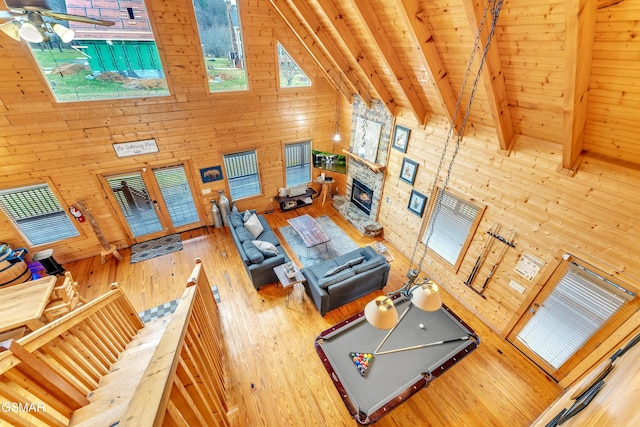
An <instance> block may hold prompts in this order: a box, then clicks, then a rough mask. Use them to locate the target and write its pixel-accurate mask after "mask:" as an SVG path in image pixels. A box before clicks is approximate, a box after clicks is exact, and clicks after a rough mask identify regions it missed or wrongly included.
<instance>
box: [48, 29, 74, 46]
mask: <svg viewBox="0 0 640 427" xmlns="http://www.w3.org/2000/svg"><path fill="white" fill-rule="evenodd" d="M53 31H55V32H56V34H57V35H59V36H60V39H61V40H62V42H63V43H69V42H70V41H71V40H73V38H74V37H75V35H76V32H75V31H73V30H71V29H69V28H67V27H65V26H64V25H61V24H53Z"/></svg>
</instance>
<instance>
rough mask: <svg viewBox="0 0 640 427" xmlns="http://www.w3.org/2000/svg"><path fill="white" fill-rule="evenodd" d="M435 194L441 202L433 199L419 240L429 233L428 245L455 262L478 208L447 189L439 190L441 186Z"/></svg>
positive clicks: (466, 244)
mask: <svg viewBox="0 0 640 427" xmlns="http://www.w3.org/2000/svg"><path fill="white" fill-rule="evenodd" d="M437 194H438V196H437V197H438V199H439V198H442V202H441V203H440V201H439V200H436V201H435V203H434V205H433V206H434V208H433V209H432V212H431V218H429V224H428V225H427V230H426V232H425V234H424V236H423V238H422V243H425V244H426V242H427V237H428V236H429V235H430V237H429V249H431V250H433V251H434V252H435V253H437V254H438V255H440V256H441V257H442V258H444V259H445V260H446V261H447V262H449V263H450V264H452V265H457V263H458V260H459V259H460V255H461V253H462V249H463V248H465V247H466V246H468V240H469V239H470V238H471V234H472V233H471V232H472V231H474V224H475V223H476V218H477V217H478V213H479V212H480V208H479V207H477V206H475V205H473V204H472V203H470V202H467V201H465V200H462V199H460V198H459V197H456V196H454V195H453V194H451V193H449V192H447V191H445V192H444V194H443V193H442V190H441V189H438V192H437ZM439 203H440V206H439V207H438V204H439Z"/></svg>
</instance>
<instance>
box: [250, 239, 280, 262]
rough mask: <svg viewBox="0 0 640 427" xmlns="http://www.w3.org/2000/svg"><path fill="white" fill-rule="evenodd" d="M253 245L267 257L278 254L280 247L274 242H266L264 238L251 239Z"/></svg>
mask: <svg viewBox="0 0 640 427" xmlns="http://www.w3.org/2000/svg"><path fill="white" fill-rule="evenodd" d="M251 243H253V245H254V246H255V247H256V248H258V250H259V251H260V253H261V254H262V255H264V257H265V258H271V257H273V256H277V255H278V248H276V246H275V245H274V244H273V243H270V242H265V241H263V240H253V241H251Z"/></svg>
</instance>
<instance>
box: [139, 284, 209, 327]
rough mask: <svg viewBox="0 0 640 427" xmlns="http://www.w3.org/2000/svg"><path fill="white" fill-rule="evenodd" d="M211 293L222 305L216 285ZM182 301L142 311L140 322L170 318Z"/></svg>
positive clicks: (178, 300)
mask: <svg viewBox="0 0 640 427" xmlns="http://www.w3.org/2000/svg"><path fill="white" fill-rule="evenodd" d="M211 292H212V293H213V297H214V298H215V300H216V303H218V304H220V293H219V292H218V287H217V286H215V285H213V286H211ZM180 300H181V298H176V299H174V300H173V301H169V302H166V303H164V304H160V305H159V306H156V307H153V308H150V309H148V310H145V311H141V312H140V313H138V316H139V317H140V320H142V323H149V322H152V321H154V320H157V319H160V318H162V317H164V316H168V315H169V314H173V312H174V311H176V308H178V303H179V302H180Z"/></svg>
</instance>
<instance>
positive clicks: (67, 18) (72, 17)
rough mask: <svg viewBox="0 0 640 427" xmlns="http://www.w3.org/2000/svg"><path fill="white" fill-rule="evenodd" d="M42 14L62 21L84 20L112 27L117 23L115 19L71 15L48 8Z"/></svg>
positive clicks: (87, 22)
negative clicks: (106, 19)
mask: <svg viewBox="0 0 640 427" xmlns="http://www.w3.org/2000/svg"><path fill="white" fill-rule="evenodd" d="M40 14H41V15H43V16H48V17H49V18H53V19H59V20H60V21H75V22H84V23H85V24H95V25H102V26H104V27H110V26H112V25H114V24H115V22H113V21H104V20H102V19H94V18H88V17H86V16H80V15H69V14H68V13H58V12H51V11H48V10H47V11H45V10H43V11H41V12H40Z"/></svg>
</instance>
